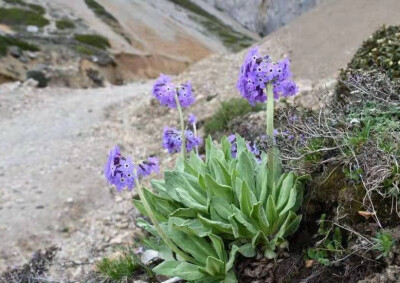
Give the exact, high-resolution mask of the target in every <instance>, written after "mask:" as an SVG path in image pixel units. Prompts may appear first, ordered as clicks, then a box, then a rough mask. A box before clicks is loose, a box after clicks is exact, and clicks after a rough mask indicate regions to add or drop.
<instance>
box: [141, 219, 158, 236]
mask: <svg viewBox="0 0 400 283" xmlns="http://www.w3.org/2000/svg"><path fill="white" fill-rule="evenodd" d="M136 226H137V227H139V228H141V229H143V230H145V231H147V232H149V233H150V234H152V235H153V236H158V232H157V230H156V229H155V228H154V226H153V225H151V224H150V223H149V222H147V221H146V220H144V219H143V218H138V219H137V220H136Z"/></svg>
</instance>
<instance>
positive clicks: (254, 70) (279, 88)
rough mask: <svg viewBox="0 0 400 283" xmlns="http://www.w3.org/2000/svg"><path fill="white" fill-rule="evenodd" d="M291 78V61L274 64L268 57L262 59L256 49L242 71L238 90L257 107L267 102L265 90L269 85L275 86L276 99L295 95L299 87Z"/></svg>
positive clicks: (248, 55) (247, 58)
mask: <svg viewBox="0 0 400 283" xmlns="http://www.w3.org/2000/svg"><path fill="white" fill-rule="evenodd" d="M291 76H292V73H291V71H290V62H289V59H287V58H286V59H283V60H281V61H279V62H273V61H272V60H271V58H270V57H269V56H268V55H267V56H264V57H261V56H260V55H259V53H258V48H257V47H255V48H252V49H251V50H250V51H249V53H248V54H247V56H246V58H245V61H244V63H243V65H242V67H241V69H240V73H239V78H238V82H237V88H238V90H239V92H240V94H241V95H242V96H243V97H244V98H246V99H247V100H248V101H249V103H250V104H251V105H255V104H256V103H257V102H260V103H261V102H265V101H266V100H267V96H266V94H265V92H264V89H265V88H266V86H267V84H269V83H271V84H272V85H273V91H274V97H275V99H278V98H279V97H281V96H282V97H289V96H293V95H295V94H296V93H297V92H298V87H297V85H296V83H295V82H293V81H292V80H291V79H290V78H291Z"/></svg>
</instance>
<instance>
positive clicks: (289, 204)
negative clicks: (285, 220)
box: [278, 187, 297, 216]
mask: <svg viewBox="0 0 400 283" xmlns="http://www.w3.org/2000/svg"><path fill="white" fill-rule="evenodd" d="M296 200H297V190H296V187H293V188H292V189H291V190H290V195H289V199H288V201H287V203H286V205H285V207H284V208H283V210H282V211H281V212H279V216H281V215H284V214H285V213H286V212H288V211H289V210H291V209H292V208H293V207H294V206H295V205H296ZM279 209H280V208H279V207H278V210H279Z"/></svg>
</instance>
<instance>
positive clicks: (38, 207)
mask: <svg viewBox="0 0 400 283" xmlns="http://www.w3.org/2000/svg"><path fill="white" fill-rule="evenodd" d="M43 208H44V205H37V206H36V209H43Z"/></svg>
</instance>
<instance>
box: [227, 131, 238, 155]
mask: <svg viewBox="0 0 400 283" xmlns="http://www.w3.org/2000/svg"><path fill="white" fill-rule="evenodd" d="M228 141H229V142H230V143H231V154H232V157H233V158H236V155H237V145H236V136H235V135H230V136H229V137H228Z"/></svg>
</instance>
